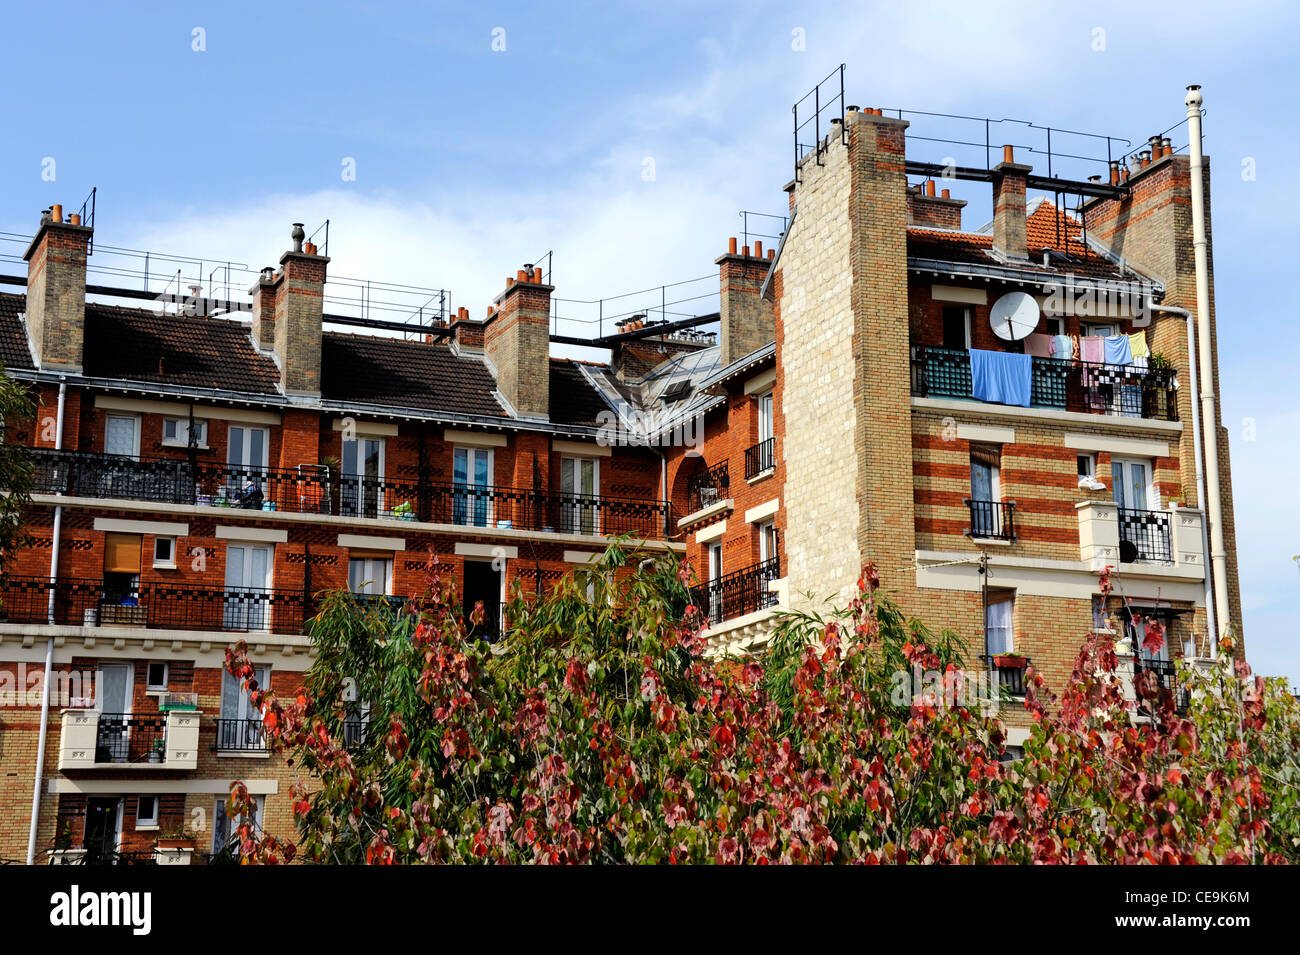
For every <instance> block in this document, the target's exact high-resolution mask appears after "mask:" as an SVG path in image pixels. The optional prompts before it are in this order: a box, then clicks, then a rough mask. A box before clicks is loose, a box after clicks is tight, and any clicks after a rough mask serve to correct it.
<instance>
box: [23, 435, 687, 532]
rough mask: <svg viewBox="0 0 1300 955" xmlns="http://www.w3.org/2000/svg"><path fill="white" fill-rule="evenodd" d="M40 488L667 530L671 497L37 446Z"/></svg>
mask: <svg viewBox="0 0 1300 955" xmlns="http://www.w3.org/2000/svg"><path fill="white" fill-rule="evenodd" d="M32 456H33V459H34V475H33V490H34V491H35V492H36V493H42V494H67V495H73V496H77V497H94V498H124V499H127V500H132V501H153V502H160V503H167V504H194V505H202V506H210V507H218V508H234V509H238V510H258V511H289V512H293V513H300V514H338V515H342V516H345V517H372V518H389V519H393V520H412V521H415V520H418V521H425V522H432V523H439V524H461V525H466V526H478V527H501V528H518V529H526V530H539V531H560V532H565V533H585V534H643V535H646V536H651V537H660V536H663V535H664V534H665V533H667V528H668V519H669V505H668V503H667V502H666V501H657V500H649V499H642V498H626V497H610V496H607V495H588V494H573V493H566V492H563V491H550V490H546V489H533V488H517V487H506V486H501V485H471V484H464V483H455V482H453V483H434V482H427V481H418V480H417V481H401V480H390V479H385V478H375V477H354V476H346V475H344V476H339V475H332V474H330V473H328V472H327V471H325V470H323V469H320V468H316V467H312V468H301V469H292V470H284V469H280V468H249V467H240V466H235V465H224V464H217V463H214V462H210V461H197V462H194V463H191V462H190V461H189V460H188V459H185V458H145V457H141V458H134V457H126V456H123V455H112V454H100V453H97V452H88V451H55V450H52V449H49V448H33V449H32Z"/></svg>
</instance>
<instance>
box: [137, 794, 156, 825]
mask: <svg viewBox="0 0 1300 955" xmlns="http://www.w3.org/2000/svg"><path fill="white" fill-rule="evenodd" d="M145 799H152V800H153V815H152V816H144V815H141V813H140V803H141V802H142V801H143V800H145ZM161 804H162V797H160V796H159V795H158V794H157V793H142V794H140V795H137V796H136V797H135V831H136V832H144V831H146V830H149V829H157V828H158V813H159V808H160V806H161Z"/></svg>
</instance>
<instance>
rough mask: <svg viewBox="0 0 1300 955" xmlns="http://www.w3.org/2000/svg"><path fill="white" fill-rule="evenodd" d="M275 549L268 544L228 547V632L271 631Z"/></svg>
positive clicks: (223, 621)
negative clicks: (272, 577) (272, 552)
mask: <svg viewBox="0 0 1300 955" xmlns="http://www.w3.org/2000/svg"><path fill="white" fill-rule="evenodd" d="M270 581H271V548H270V547H269V546H268V545H266V544H240V543H236V542H234V541H231V542H230V543H227V544H226V605H225V611H224V615H223V618H222V626H223V627H224V628H225V629H226V630H269V629H270V627H271V593H270V586H271V584H270Z"/></svg>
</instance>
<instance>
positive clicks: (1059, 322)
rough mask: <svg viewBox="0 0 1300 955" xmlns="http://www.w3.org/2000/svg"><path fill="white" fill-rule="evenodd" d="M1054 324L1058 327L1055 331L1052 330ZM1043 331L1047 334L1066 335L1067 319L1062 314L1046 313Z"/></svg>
mask: <svg viewBox="0 0 1300 955" xmlns="http://www.w3.org/2000/svg"><path fill="white" fill-rule="evenodd" d="M1053 326H1055V329H1056V330H1055V331H1053V330H1052V329H1053ZM1043 333H1044V334H1047V335H1064V334H1065V319H1064V318H1062V317H1061V316H1060V315H1044V316H1043Z"/></svg>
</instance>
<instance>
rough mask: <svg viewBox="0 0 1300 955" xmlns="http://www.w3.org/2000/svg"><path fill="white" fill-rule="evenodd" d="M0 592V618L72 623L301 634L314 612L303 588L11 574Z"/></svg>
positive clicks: (22, 621) (69, 624) (101, 625)
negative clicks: (116, 584) (128, 585)
mask: <svg viewBox="0 0 1300 955" xmlns="http://www.w3.org/2000/svg"><path fill="white" fill-rule="evenodd" d="M51 593H53V595H54V601H53V605H52V606H51V603H50V594H51ZM0 595H2V599H0V621H4V622H8V623H54V624H57V625H61V626H76V627H141V628H149V629H158V630H225V631H231V632H242V631H253V632H256V631H270V632H273V633H291V634H300V633H302V632H303V626H304V624H305V623H306V621H307V620H308V619H310V618H311V617H312V615H313V614H314V613H315V610H314V609H313V607H312V601H310V600H309V599H308V598H307V597H306V596H305V595H304V593H303V591H302V590H287V589H283V590H277V589H265V590H262V589H256V588H247V587H205V586H202V585H198V584H164V583H142V584H140V585H138V586H136V587H134V588H133V589H131V590H130V591H129V592H127V593H123V592H122V591H120V590H118V589H115V588H106V587H105V585H104V583H103V581H99V580H84V579H77V578H68V577H63V578H59V579H58V580H57V581H56V582H55V583H53V584H51V583H50V581H49V579H48V578H45V577H22V576H18V575H14V574H11V575H8V576H7V577H5V578H4V580H3V582H0Z"/></svg>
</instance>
